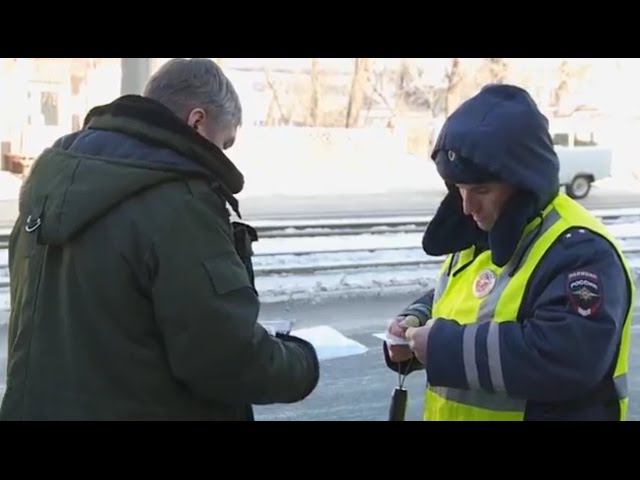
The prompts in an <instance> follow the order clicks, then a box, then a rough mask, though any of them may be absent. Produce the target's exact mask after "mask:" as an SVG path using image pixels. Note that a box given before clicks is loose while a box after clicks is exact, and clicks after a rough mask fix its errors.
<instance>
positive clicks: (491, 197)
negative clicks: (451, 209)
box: [456, 182, 515, 232]
mask: <svg viewBox="0 0 640 480" xmlns="http://www.w3.org/2000/svg"><path fill="white" fill-rule="evenodd" d="M456 187H457V188H458V191H459V192H460V196H461V197H462V209H463V211H464V214H465V215H471V216H472V217H473V220H474V221H475V222H476V224H477V225H478V227H479V228H480V229H481V230H484V231H485V232H488V231H489V230H491V229H492V228H493V226H494V225H495V223H496V220H498V217H499V216H500V213H501V212H502V209H503V208H504V206H505V205H506V203H507V201H508V200H509V198H511V195H513V193H514V192H515V189H514V188H513V187H512V186H511V185H507V184H506V183H497V182H494V183H478V184H464V183H457V184H456Z"/></svg>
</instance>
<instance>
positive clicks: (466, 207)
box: [460, 189, 476, 215]
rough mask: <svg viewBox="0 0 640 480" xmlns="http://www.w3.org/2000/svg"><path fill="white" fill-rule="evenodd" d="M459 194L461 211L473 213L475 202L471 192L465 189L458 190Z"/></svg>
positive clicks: (466, 213) (468, 213) (467, 213)
mask: <svg viewBox="0 0 640 480" xmlns="http://www.w3.org/2000/svg"><path fill="white" fill-rule="evenodd" d="M460 196H461V197H462V212H463V213H464V214H465V215H471V214H473V213H475V210H474V209H475V206H476V205H475V202H474V199H473V194H471V193H469V191H468V190H466V189H461V190H460Z"/></svg>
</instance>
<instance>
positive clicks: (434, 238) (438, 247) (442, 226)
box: [422, 183, 486, 256]
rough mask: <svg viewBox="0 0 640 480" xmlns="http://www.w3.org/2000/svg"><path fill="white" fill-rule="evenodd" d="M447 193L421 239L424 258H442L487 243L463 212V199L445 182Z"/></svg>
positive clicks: (456, 190) (481, 233)
mask: <svg viewBox="0 0 640 480" xmlns="http://www.w3.org/2000/svg"><path fill="white" fill-rule="evenodd" d="M447 189H448V190H449V193H447V195H446V196H445V197H444V199H443V200H442V203H440V206H439V207H438V210H437V211H436V214H435V215H434V217H433V220H431V221H430V222H429V225H427V229H426V231H425V232H424V236H423V237H422V248H423V249H424V251H425V253H426V254H427V255H434V256H437V255H445V254H448V253H453V252H457V251H460V250H465V249H467V248H469V247H471V246H472V245H477V244H482V243H486V234H485V233H484V232H483V231H482V230H480V229H479V228H478V227H477V226H476V224H475V222H474V221H473V219H471V217H467V216H466V215H465V214H464V213H463V211H462V197H460V192H458V189H457V188H456V186H455V185H453V184H450V183H447Z"/></svg>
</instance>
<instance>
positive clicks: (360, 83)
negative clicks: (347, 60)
mask: <svg viewBox="0 0 640 480" xmlns="http://www.w3.org/2000/svg"><path fill="white" fill-rule="evenodd" d="M369 67H370V60H369V59H368V58H356V59H355V62H354V72H353V80H352V82H351V92H350V94H349V103H348V105H347V115H346V120H345V127H347V128H349V127H352V126H355V125H357V124H358V118H359V117H360V110H361V109H362V104H363V100H364V93H365V88H366V85H367V79H368V76H369Z"/></svg>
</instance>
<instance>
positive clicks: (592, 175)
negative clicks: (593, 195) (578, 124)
mask: <svg viewBox="0 0 640 480" xmlns="http://www.w3.org/2000/svg"><path fill="white" fill-rule="evenodd" d="M553 143H554V145H555V149H556V152H557V154H558V160H559V162H560V185H563V186H564V187H565V190H566V192H567V195H569V196H570V197H571V198H576V199H579V198H584V197H586V196H587V195H588V194H589V191H590V190H591V184H592V183H593V182H595V181H596V180H600V179H603V178H607V177H610V176H611V157H612V151H611V149H609V148H605V147H601V146H598V145H597V144H596V142H595V141H594V140H593V134H591V135H590V139H589V140H588V141H581V140H580V139H579V138H577V136H576V135H570V134H567V133H556V134H554V135H553Z"/></svg>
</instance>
